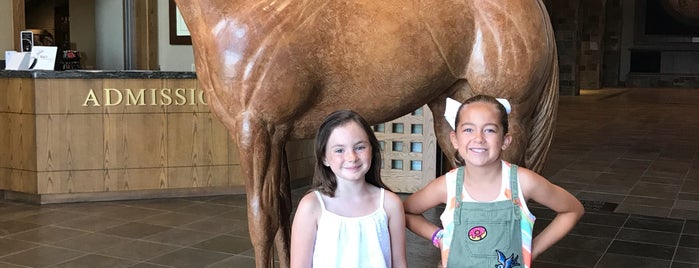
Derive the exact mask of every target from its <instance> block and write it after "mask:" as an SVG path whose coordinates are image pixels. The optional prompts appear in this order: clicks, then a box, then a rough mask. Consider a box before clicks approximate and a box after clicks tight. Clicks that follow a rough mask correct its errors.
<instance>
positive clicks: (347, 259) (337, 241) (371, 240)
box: [313, 189, 391, 268]
mask: <svg viewBox="0 0 699 268" xmlns="http://www.w3.org/2000/svg"><path fill="white" fill-rule="evenodd" d="M315 194H316V196H317V197H318V201H320V206H321V208H322V209H323V212H322V213H321V215H320V218H319V219H318V231H317V233H316V241H315V246H314V249H313V267H317V268H318V267H320V268H325V267H330V268H332V267H347V268H358V267H362V268H364V267H372V268H373V267H379V268H380V267H391V237H390V233H389V232H388V215H387V214H386V210H384V207H383V203H384V189H381V197H380V198H379V208H378V209H377V210H376V211H374V212H373V213H371V214H369V215H366V216H360V217H344V216H340V215H337V214H335V213H332V212H330V211H328V210H326V209H325V204H324V203H323V198H322V197H321V195H320V192H318V191H315Z"/></svg>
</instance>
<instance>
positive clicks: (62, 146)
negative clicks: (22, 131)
mask: <svg viewBox="0 0 699 268" xmlns="http://www.w3.org/2000/svg"><path fill="white" fill-rule="evenodd" d="M35 118H36V122H37V124H36V149H35V152H36V154H37V161H38V165H37V171H68V170H85V169H102V168H103V163H102V159H103V158H104V152H103V150H102V147H103V146H104V145H103V143H104V141H103V139H104V135H103V133H102V116H101V115H100V114H72V115H60V114H58V115H52V114H49V115H36V117H35Z"/></svg>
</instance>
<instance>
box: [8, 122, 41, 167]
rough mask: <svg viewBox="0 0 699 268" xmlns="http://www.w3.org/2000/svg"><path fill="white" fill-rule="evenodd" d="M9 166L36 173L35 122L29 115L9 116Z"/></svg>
mask: <svg viewBox="0 0 699 268" xmlns="http://www.w3.org/2000/svg"><path fill="white" fill-rule="evenodd" d="M9 118H10V123H9V128H10V139H9V143H10V152H11V156H10V166H11V167H13V168H16V169H21V170H29V171H36V165H37V162H36V161H37V160H36V136H35V133H36V121H35V118H34V116H33V115H31V114H9Z"/></svg>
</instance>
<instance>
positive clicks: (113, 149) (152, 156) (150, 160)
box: [104, 113, 167, 169]
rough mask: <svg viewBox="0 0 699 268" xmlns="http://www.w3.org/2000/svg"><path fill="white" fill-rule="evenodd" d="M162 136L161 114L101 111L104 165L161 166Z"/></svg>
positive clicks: (163, 155) (164, 118) (163, 158)
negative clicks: (102, 112)
mask: <svg viewBox="0 0 699 268" xmlns="http://www.w3.org/2000/svg"><path fill="white" fill-rule="evenodd" d="M166 138H167V116H166V115H165V114H162V113H156V114H105V115H104V152H105V153H104V154H105V158H104V165H105V168H107V169H114V168H152V167H165V166H166V165H167V159H166V157H167V141H166Z"/></svg>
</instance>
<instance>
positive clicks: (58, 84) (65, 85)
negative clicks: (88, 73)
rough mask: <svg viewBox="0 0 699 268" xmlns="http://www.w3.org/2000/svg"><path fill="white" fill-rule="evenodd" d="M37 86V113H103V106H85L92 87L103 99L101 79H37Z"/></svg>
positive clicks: (97, 95)
mask: <svg viewBox="0 0 699 268" xmlns="http://www.w3.org/2000/svg"><path fill="white" fill-rule="evenodd" d="M35 86H36V88H35V90H34V95H35V97H34V100H33V103H34V105H35V107H36V110H35V113H36V114H75V113H95V114H101V113H102V106H92V105H88V106H83V104H84V103H85V100H86V98H87V96H88V93H89V92H90V89H93V91H94V94H95V96H96V97H97V99H99V100H101V99H102V82H101V80H100V79H36V80H35ZM90 103H94V102H90Z"/></svg>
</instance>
